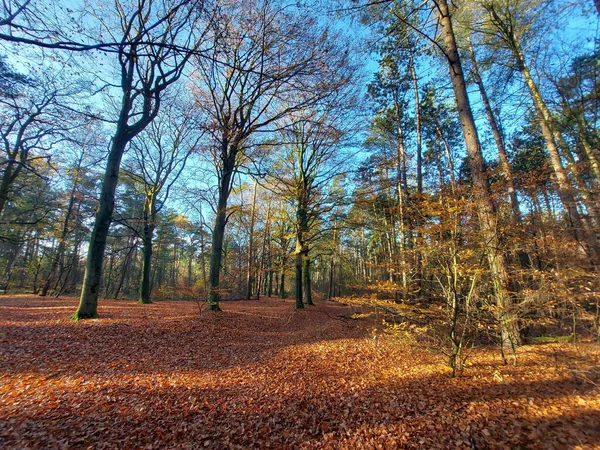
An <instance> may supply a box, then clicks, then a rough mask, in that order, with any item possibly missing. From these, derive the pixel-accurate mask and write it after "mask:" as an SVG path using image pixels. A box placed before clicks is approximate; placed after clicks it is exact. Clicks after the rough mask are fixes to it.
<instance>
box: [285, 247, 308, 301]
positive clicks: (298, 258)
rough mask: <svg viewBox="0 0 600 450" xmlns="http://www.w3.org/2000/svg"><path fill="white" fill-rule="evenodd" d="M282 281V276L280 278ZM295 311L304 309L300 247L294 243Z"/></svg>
mask: <svg viewBox="0 0 600 450" xmlns="http://www.w3.org/2000/svg"><path fill="white" fill-rule="evenodd" d="M282 279H283V276H282ZM295 296H296V309H304V303H303V301H302V245H301V244H300V243H299V242H298V241H296V286H295Z"/></svg>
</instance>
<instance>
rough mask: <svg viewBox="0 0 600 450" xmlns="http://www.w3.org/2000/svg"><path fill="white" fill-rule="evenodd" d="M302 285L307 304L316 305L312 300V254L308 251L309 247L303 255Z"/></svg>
mask: <svg viewBox="0 0 600 450" xmlns="http://www.w3.org/2000/svg"><path fill="white" fill-rule="evenodd" d="M302 285H303V290H304V303H306V304H307V305H314V303H313V301H312V287H311V282H310V256H309V253H308V247H306V249H305V251H304V252H303V255H302Z"/></svg>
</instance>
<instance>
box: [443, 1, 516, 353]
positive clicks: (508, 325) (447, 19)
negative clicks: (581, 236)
mask: <svg viewBox="0 0 600 450" xmlns="http://www.w3.org/2000/svg"><path fill="white" fill-rule="evenodd" d="M436 8H437V11H438V18H439V19H438V20H439V23H440V27H441V34H442V38H443V42H444V51H445V55H444V56H445V58H446V60H447V62H448V66H449V70H450V78H451V80H452V88H453V90H454V96H455V98H456V104H457V108H458V115H459V118H460V124H461V128H462V131H463V137H464V141H465V146H466V149H467V154H468V157H469V166H470V168H471V174H472V177H473V197H474V199H475V202H476V204H477V214H478V217H479V225H480V227H481V234H482V238H483V240H484V248H485V252H486V255H487V259H488V263H489V266H490V271H491V276H492V280H493V285H494V294H495V297H496V305H497V311H498V313H497V315H498V322H499V325H500V331H501V345H502V348H508V349H510V348H513V349H514V346H516V345H518V344H519V343H520V335H519V330H518V326H517V322H516V319H517V317H516V315H515V310H514V309H515V308H514V305H513V299H512V298H511V295H510V284H509V274H508V264H507V260H506V253H505V250H504V245H503V243H502V241H501V239H500V235H499V233H498V224H497V219H496V208H495V205H494V203H493V201H492V197H491V192H490V185H489V180H488V175H487V173H486V167H485V162H484V159H483V153H482V150H481V144H480V141H479V136H478V133H477V128H476V126H475V120H474V118H473V112H472V110H471V104H470V101H469V96H468V94H467V87H466V81H465V76H464V72H463V69H462V63H461V60H460V56H459V53H458V47H457V44H456V38H455V35H454V28H453V23H452V14H451V11H450V7H449V6H448V3H447V2H446V0H436Z"/></svg>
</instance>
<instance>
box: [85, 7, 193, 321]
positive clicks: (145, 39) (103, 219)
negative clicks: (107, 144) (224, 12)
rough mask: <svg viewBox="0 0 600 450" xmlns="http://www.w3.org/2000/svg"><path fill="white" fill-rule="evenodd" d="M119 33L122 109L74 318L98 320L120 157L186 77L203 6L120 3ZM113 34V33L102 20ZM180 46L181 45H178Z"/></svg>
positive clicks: (119, 114) (117, 10)
mask: <svg viewBox="0 0 600 450" xmlns="http://www.w3.org/2000/svg"><path fill="white" fill-rule="evenodd" d="M115 6H116V14H117V17H118V21H119V30H120V31H119V32H120V33H121V36H122V37H121V38H120V42H121V44H120V46H119V51H118V62H119V70H120V83H119V89H120V91H121V106H120V110H119V113H118V119H117V122H116V127H115V131H114V135H113V138H112V143H111V148H110V152H109V154H108V161H107V165H106V171H105V174H104V179H103V181H102V188H101V193H100V205H99V208H98V211H97V213H96V220H95V223H94V227H93V230H92V236H91V239H90V245H89V251H88V257H87V264H86V273H85V278H84V282H83V287H82V291H81V298H80V303H79V307H78V309H77V311H76V312H75V314H74V315H73V317H74V318H75V319H85V318H93V317H97V315H98V313H97V304H98V294H99V288H100V278H101V276H102V264H103V259H104V249H105V247H106V238H107V236H108V229H109V226H110V223H111V220H112V214H113V210H114V203H115V192H116V188H117V183H118V178H119V168H120V165H121V158H122V157H123V153H124V152H125V149H126V148H127V145H128V144H129V143H130V142H131V140H132V139H133V138H134V137H135V136H137V135H138V134H139V133H140V132H141V131H142V130H144V129H145V128H146V127H147V126H148V125H149V124H150V123H151V122H152V121H153V120H154V119H155V118H156V116H157V114H158V111H159V109H160V104H161V97H162V95H163V93H164V91H165V90H166V89H167V88H168V87H169V86H170V85H172V84H173V83H175V82H176V81H177V80H178V79H179V78H180V77H181V75H182V73H183V71H184V68H185V66H186V63H187V62H188V60H189V59H190V57H191V56H192V52H191V51H189V50H185V51H182V50H181V48H184V49H189V48H193V49H198V48H199V46H200V43H201V38H200V37H199V36H197V35H196V33H195V30H194V23H195V21H196V20H197V15H198V14H199V12H198V8H201V6H202V5H201V4H200V3H196V2H191V1H188V0H182V1H171V0H161V1H154V2H153V1H147V0H132V1H131V2H130V3H127V4H125V3H120V2H117V3H116V5H115ZM101 23H102V25H103V26H104V27H105V28H106V31H107V32H108V33H109V34H110V33H113V32H114V31H113V28H112V27H111V26H110V25H109V24H108V23H105V22H103V21H101ZM179 43H180V44H179Z"/></svg>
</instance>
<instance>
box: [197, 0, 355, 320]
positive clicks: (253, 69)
mask: <svg viewBox="0 0 600 450" xmlns="http://www.w3.org/2000/svg"><path fill="white" fill-rule="evenodd" d="M217 22H218V25H216V27H215V29H214V30H213V36H212V38H213V45H214V47H213V48H214V50H213V56H212V60H211V62H210V63H209V64H202V63H201V64H199V66H198V71H197V74H198V82H199V89H198V92H197V95H198V102H199V104H200V105H201V106H202V107H203V108H204V110H205V111H206V113H207V115H208V116H209V117H210V118H211V120H210V124H209V128H208V131H209V133H210V135H211V138H212V146H211V151H212V159H213V162H214V164H215V170H216V175H217V184H218V188H217V191H218V194H217V197H218V199H217V201H216V205H215V207H214V210H215V224H214V227H213V235H212V253H211V260H210V274H209V298H208V306H207V308H208V309H209V310H219V299H220V289H221V287H220V270H221V257H222V252H223V239H224V233H225V226H226V224H227V221H228V218H229V214H230V213H231V211H228V208H227V205H228V199H229V195H230V193H231V190H232V187H233V182H234V179H235V175H236V173H237V171H238V168H239V167H240V165H241V164H242V163H243V162H245V158H247V157H248V150H249V149H250V148H251V147H252V146H253V143H254V142H253V141H252V137H253V136H255V135H256V134H257V133H259V132H260V133H262V134H265V133H268V132H272V131H275V130H276V129H277V128H278V126H279V121H280V120H281V119H282V118H284V117H286V116H288V115H289V114H290V113H291V112H293V111H297V110H301V109H303V108H305V107H307V106H309V105H312V104H315V103H316V102H317V101H319V100H320V99H322V98H325V97H327V96H328V95H330V93H331V83H330V82H329V80H330V79H336V80H339V79H340V78H343V77H344V73H341V74H337V75H336V73H335V72H336V70H337V69H338V68H340V67H343V65H344V64H343V61H346V60H347V55H346V54H344V52H343V51H340V50H339V43H338V44H337V45H336V43H335V41H334V36H331V35H330V33H329V32H328V31H327V30H326V29H324V27H322V26H320V25H319V24H318V23H317V21H316V20H315V19H312V18H311V16H310V14H309V13H308V12H307V11H301V10H294V8H291V7H290V8H282V7H281V5H279V4H278V3H277V2H276V1H273V0H239V1H234V2H230V3H228V4H225V5H222V8H221V10H220V16H219V17H218V20H217ZM298 94H301V95H298Z"/></svg>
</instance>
